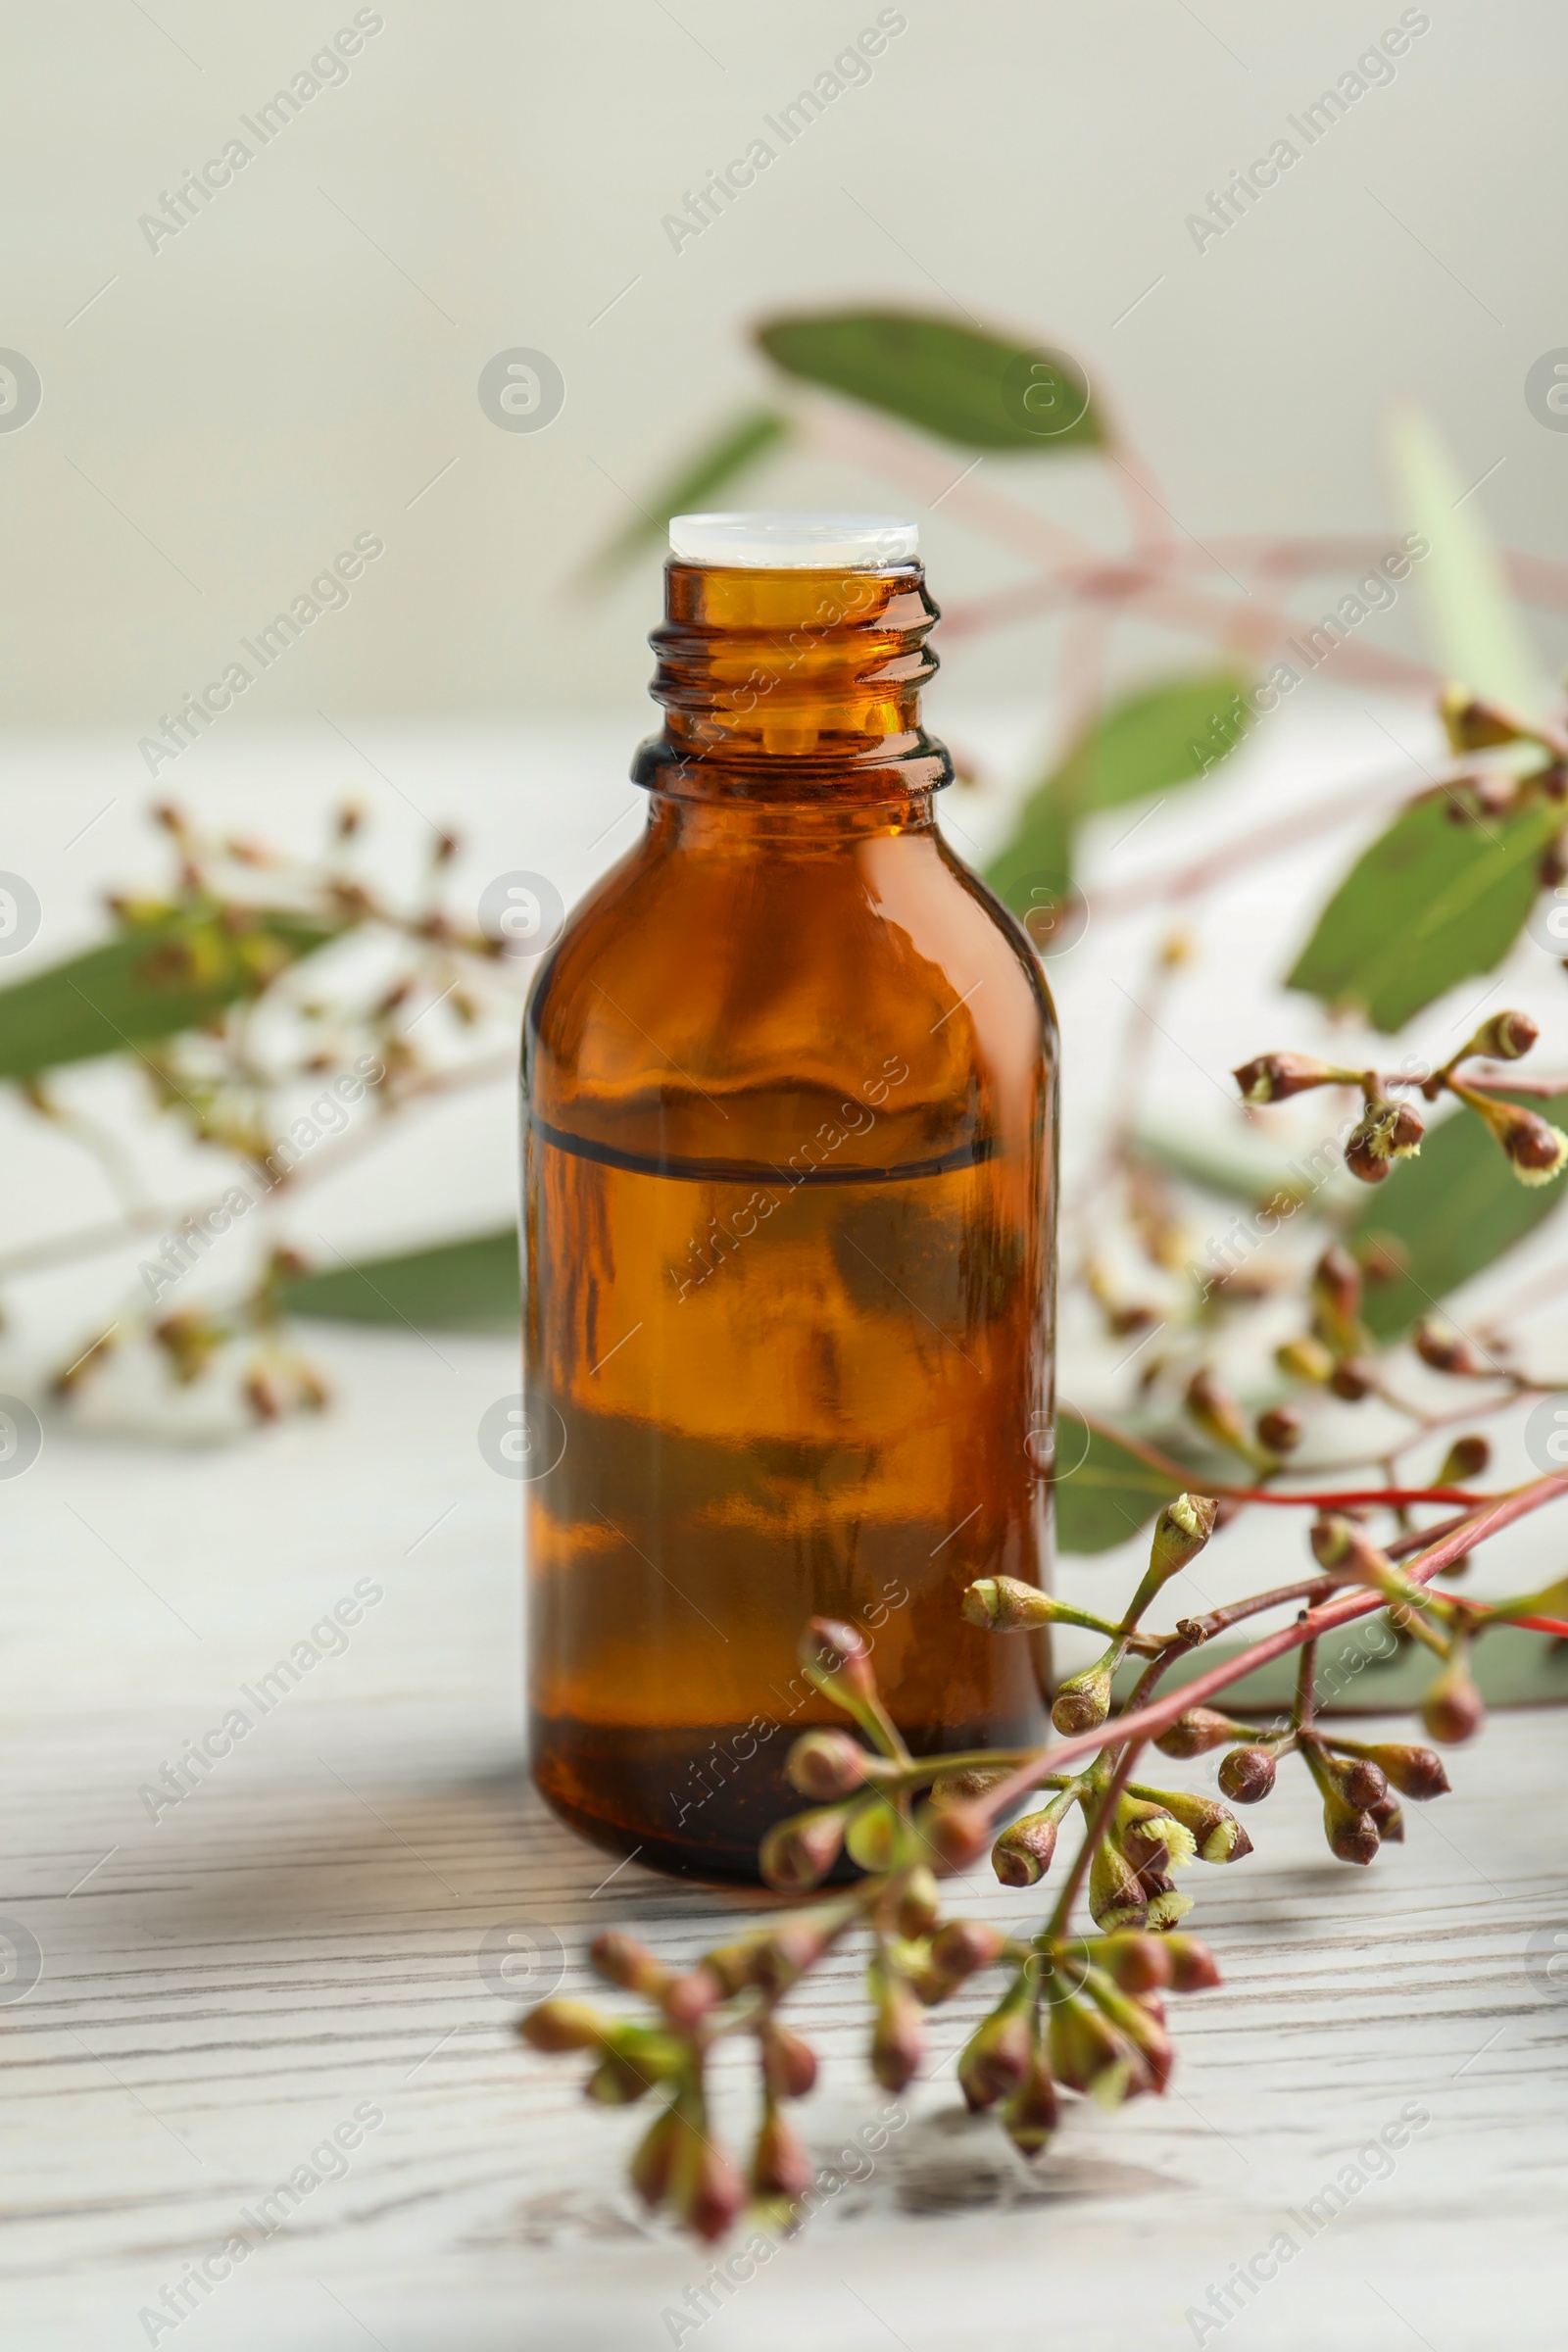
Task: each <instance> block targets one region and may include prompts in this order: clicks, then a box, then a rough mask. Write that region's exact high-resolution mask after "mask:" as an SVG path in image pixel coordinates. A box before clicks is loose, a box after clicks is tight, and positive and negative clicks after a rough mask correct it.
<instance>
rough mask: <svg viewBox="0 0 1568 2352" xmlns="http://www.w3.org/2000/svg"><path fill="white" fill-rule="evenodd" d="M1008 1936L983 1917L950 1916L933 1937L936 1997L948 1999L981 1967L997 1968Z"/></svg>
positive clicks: (931, 1964) (932, 1973)
mask: <svg viewBox="0 0 1568 2352" xmlns="http://www.w3.org/2000/svg"><path fill="white" fill-rule="evenodd" d="M1006 1940H1007V1939H1006V1937H1005V1936H1004V1935H1003V1934H1002V1933H1001V1931H1000V1930H999V1929H997V1928H993V1927H988V1926H987V1924H986V1922H985V1921H984V1920H983V1919H950V1920H949V1921H948V1924H947V1926H946V1927H944V1928H939V1929H938V1930H937V1932H936V1934H935V1935H934V1936H932V1938H931V1951H930V1960H929V1967H928V1975H929V1978H930V1980H931V1982H932V1984H933V1985H934V1987H935V1988H936V1989H935V1997H936V1998H937V1999H941V2000H946V1998H947V1996H948V1994H949V1993H950V1992H956V1990H957V1987H958V1986H959V1985H963V1984H966V1983H967V1981H968V1980H969V1978H970V1977H974V1976H978V1975H979V1974H980V1972H981V1970H982V1969H987V1968H995V1966H996V1964H997V1962H998V1961H999V1960H1000V1959H1001V1957H1002V1954H1003V1951H1004V1950H1005V1946H1006Z"/></svg>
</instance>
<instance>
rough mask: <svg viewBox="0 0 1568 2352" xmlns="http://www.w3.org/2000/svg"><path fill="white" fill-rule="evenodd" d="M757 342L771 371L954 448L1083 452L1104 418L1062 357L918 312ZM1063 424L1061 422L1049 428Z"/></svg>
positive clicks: (807, 323)
mask: <svg viewBox="0 0 1568 2352" xmlns="http://www.w3.org/2000/svg"><path fill="white" fill-rule="evenodd" d="M757 340H758V342H759V343H760V345H761V347H762V349H763V350H764V351H765V352H766V353H767V356H768V358H769V359H770V360H772V361H773V362H774V363H775V365H776V366H778V367H780V368H783V369H784V370H785V372H786V373H787V374H789V375H798V376H804V377H805V379H806V380H807V382H808V383H812V384H825V385H826V386H827V387H828V389H829V391H832V392H843V393H846V394H848V396H849V398H850V399H851V400H858V401H863V402H864V404H865V405H866V407H867V408H872V409H880V410H882V411H883V412H884V413H885V414H887V415H889V416H893V417H903V418H904V419H905V420H906V421H907V423H909V424H917V425H919V426H921V428H922V429H923V430H924V431H926V432H928V433H935V434H936V435H937V436H938V437H939V439H941V440H944V441H954V442H956V443H957V445H958V447H959V448H960V449H1028V450H1034V451H1036V452H1038V453H1040V454H1042V455H1046V456H1049V455H1050V454H1051V453H1052V452H1053V451H1055V450H1063V449H1086V448H1092V447H1094V446H1096V445H1097V444H1098V443H1100V442H1101V441H1103V439H1104V428H1103V423H1102V420H1101V417H1100V412H1099V410H1098V408H1097V407H1096V405H1095V402H1094V399H1093V397H1092V395H1091V393H1090V389H1089V385H1088V382H1087V380H1086V378H1085V377H1084V376H1083V374H1082V373H1081V371H1080V370H1079V369H1078V368H1076V367H1075V366H1074V364H1073V362H1072V361H1071V360H1070V359H1068V358H1067V356H1066V354H1065V353H1062V352H1054V353H1049V354H1048V353H1047V352H1045V351H1044V350H1043V349H1041V348H1040V347H1038V346H1036V347H1035V348H1033V349H1031V347H1030V346H1029V345H1027V344H1024V343H1015V342H1013V341H1011V340H1010V339H1007V338H1005V337H1003V336H1000V335H988V334H985V333H984V332H982V331H981V330H979V329H977V328H975V327H967V326H956V325H955V324H954V322H953V321H952V319H941V318H932V317H930V316H928V315H927V314H925V313H923V312H918V311H841V312H827V313H815V314H811V315H809V316H807V317H804V318H795V319H772V320H770V321H769V322H768V324H766V325H765V326H760V327H759V328H758V330H757ZM1057 419H1060V422H1059V423H1057V422H1056V421H1055V420H1057Z"/></svg>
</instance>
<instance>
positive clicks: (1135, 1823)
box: [1115, 1793, 1198, 1873]
mask: <svg viewBox="0 0 1568 2352" xmlns="http://www.w3.org/2000/svg"><path fill="white" fill-rule="evenodd" d="M1115 1834H1116V1837H1117V1838H1118V1839H1119V1841H1120V1844H1121V1848H1122V1851H1123V1852H1124V1853H1125V1854H1126V1856H1127V1859H1128V1861H1129V1862H1130V1863H1131V1864H1132V1866H1133V1868H1134V1869H1135V1870H1136V1871H1139V1872H1140V1873H1142V1872H1144V1871H1149V1870H1153V1871H1161V1872H1163V1871H1167V1870H1185V1869H1186V1867H1187V1865H1188V1863H1189V1862H1191V1861H1192V1859H1193V1857H1194V1855H1195V1854H1196V1853H1197V1851H1198V1846H1197V1841H1196V1839H1195V1838H1194V1837H1193V1833H1192V1831H1191V1830H1190V1829H1189V1828H1188V1827H1187V1825H1186V1823H1185V1822H1184V1821H1179V1820H1178V1819H1177V1817H1176V1813H1175V1810H1174V1808H1173V1807H1171V1806H1168V1805H1166V1804H1165V1803H1164V1802H1163V1800H1158V1801H1156V1800H1153V1799H1151V1798H1149V1797H1146V1796H1133V1795H1132V1794H1130V1793H1129V1794H1127V1795H1124V1796H1122V1797H1121V1798H1120V1799H1119V1800H1118V1802H1117V1805H1116V1831H1115Z"/></svg>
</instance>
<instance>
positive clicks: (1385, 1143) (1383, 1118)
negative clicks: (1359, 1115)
mask: <svg viewBox="0 0 1568 2352" xmlns="http://www.w3.org/2000/svg"><path fill="white" fill-rule="evenodd" d="M1425 1133H1426V1128H1425V1125H1424V1123H1423V1121H1422V1118H1421V1114H1420V1112H1419V1111H1417V1110H1413V1109H1412V1108H1411V1106H1410V1105H1409V1103H1372V1104H1371V1105H1370V1106H1369V1108H1368V1110H1367V1113H1366V1116H1365V1117H1364V1118H1363V1119H1362V1120H1360V1122H1359V1123H1358V1124H1357V1125H1356V1126H1355V1127H1354V1128H1353V1129H1352V1130H1351V1133H1350V1136H1349V1139H1348V1142H1347V1144H1346V1147H1345V1164H1346V1166H1347V1167H1348V1169H1349V1171H1350V1174H1351V1175H1352V1176H1356V1177H1359V1178H1360V1180H1361V1182H1362V1183H1363V1184H1381V1183H1382V1182H1383V1179H1384V1177H1385V1176H1387V1174H1388V1173H1389V1170H1390V1169H1391V1167H1392V1166H1393V1165H1394V1162H1395V1161H1396V1160H1397V1159H1410V1158H1413V1157H1414V1156H1415V1154H1416V1153H1418V1152H1420V1149H1421V1138H1422V1136H1423V1135H1424V1134H1425Z"/></svg>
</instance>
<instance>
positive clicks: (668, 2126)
mask: <svg viewBox="0 0 1568 2352" xmlns="http://www.w3.org/2000/svg"><path fill="white" fill-rule="evenodd" d="M681 2129H682V2127H681V2122H680V2118H679V2117H678V2115H677V2114H676V2112H675V2110H674V2108H673V2107H665V2108H664V2109H663V2110H662V2112H661V2113H660V2114H658V2115H656V2116H655V2118H654V2120H653V2122H652V2123H651V2124H650V2125H649V2127H648V2129H647V2131H645V2132H644V2133H643V2136H642V2138H641V2139H640V2140H639V2141H638V2143H637V2151H636V2154H635V2155H634V2156H633V2157H632V2160H631V2166H630V2172H631V2184H632V2186H633V2188H634V2189H635V2190H636V2191H637V2194H638V2195H639V2196H640V2197H641V2199H642V2201H643V2203H644V2204H645V2205H646V2206H647V2207H648V2208H649V2210H650V2212H657V2211H658V2209H659V2207H660V2206H661V2205H662V2203H663V2202H664V2199H665V2197H666V2196H667V2195H668V2193H669V2183H670V2180H671V2177H672V2175H673V2173H674V2169H675V2158H676V2154H677V2152H678V2149H679V2146H680V2135H681Z"/></svg>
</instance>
